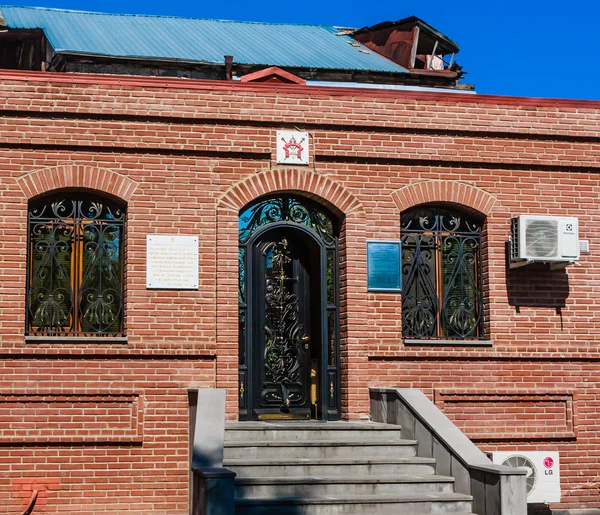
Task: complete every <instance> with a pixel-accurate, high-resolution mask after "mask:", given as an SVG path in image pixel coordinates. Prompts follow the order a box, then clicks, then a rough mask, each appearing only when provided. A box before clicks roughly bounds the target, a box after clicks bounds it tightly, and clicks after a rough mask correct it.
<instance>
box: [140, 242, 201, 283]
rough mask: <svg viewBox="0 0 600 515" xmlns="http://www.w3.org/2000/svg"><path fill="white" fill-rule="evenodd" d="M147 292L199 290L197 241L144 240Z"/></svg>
mask: <svg viewBox="0 0 600 515" xmlns="http://www.w3.org/2000/svg"><path fill="white" fill-rule="evenodd" d="M146 288H157V289H162V290H197V289H198V237H197V236H156V235H154V236H146Z"/></svg>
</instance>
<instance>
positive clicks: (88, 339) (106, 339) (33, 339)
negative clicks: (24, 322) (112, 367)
mask: <svg viewBox="0 0 600 515" xmlns="http://www.w3.org/2000/svg"><path fill="white" fill-rule="evenodd" d="M25 343H95V344H98V343H110V344H114V343H117V344H126V343H127V336H58V335H57V336H25Z"/></svg>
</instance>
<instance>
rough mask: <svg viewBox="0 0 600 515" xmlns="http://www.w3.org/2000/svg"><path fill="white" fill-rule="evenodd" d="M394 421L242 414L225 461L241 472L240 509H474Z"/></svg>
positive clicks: (289, 514)
mask: <svg viewBox="0 0 600 515" xmlns="http://www.w3.org/2000/svg"><path fill="white" fill-rule="evenodd" d="M416 450H417V442H416V441H414V440H403V439H401V437H400V428H399V426H395V425H387V424H375V423H352V422H328V423H323V422H317V421H306V422H235V423H231V424H227V425H226V429H225V448H224V463H223V465H224V466H225V467H227V468H229V469H231V470H233V471H235V472H236V473H237V477H236V481H235V496H236V515H263V514H268V515H350V514H356V515H358V514H360V515H375V514H378V515H392V514H406V515H408V514H411V515H416V514H442V513H452V514H454V515H459V514H460V515H464V514H470V513H471V508H472V498H471V496H468V495H463V494H458V493H455V492H454V478H452V477H447V476H439V475H436V474H435V470H434V465H435V460H434V459H432V458H420V457H418V456H416Z"/></svg>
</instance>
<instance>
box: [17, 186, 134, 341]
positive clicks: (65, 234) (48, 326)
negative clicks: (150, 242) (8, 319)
mask: <svg viewBox="0 0 600 515" xmlns="http://www.w3.org/2000/svg"><path fill="white" fill-rule="evenodd" d="M28 229H29V244H28V259H27V265H28V266H27V290H26V291H27V299H26V302H27V312H26V335H27V336H123V306H124V291H123V277H124V266H123V263H124V259H123V238H124V230H125V210H124V209H123V208H122V206H120V205H118V204H117V203H115V202H112V201H109V200H107V199H105V198H101V197H98V196H94V195H85V196H82V195H81V194H79V195H78V194H64V193H63V194H61V195H53V196H51V197H44V198H43V199H41V200H38V201H35V202H32V203H30V206H29V215H28Z"/></svg>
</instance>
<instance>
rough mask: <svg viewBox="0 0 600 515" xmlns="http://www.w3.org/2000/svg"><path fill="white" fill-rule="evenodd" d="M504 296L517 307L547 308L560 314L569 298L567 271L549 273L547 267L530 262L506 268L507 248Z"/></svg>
mask: <svg viewBox="0 0 600 515" xmlns="http://www.w3.org/2000/svg"><path fill="white" fill-rule="evenodd" d="M506 250H507V252H506V256H507V258H506V293H507V295H508V304H509V305H510V306H515V307H516V308H517V310H518V308H519V307H521V306H522V307H547V308H554V309H556V310H557V311H560V308H562V307H564V306H565V304H566V300H567V298H568V297H569V274H568V273H567V269H566V268H562V269H559V270H550V268H549V267H548V265H547V264H544V263H533V264H531V265H527V266H524V267H522V268H515V269H510V268H509V266H508V255H509V253H508V244H507V245H506Z"/></svg>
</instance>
